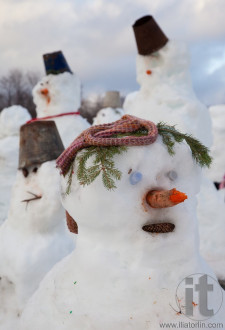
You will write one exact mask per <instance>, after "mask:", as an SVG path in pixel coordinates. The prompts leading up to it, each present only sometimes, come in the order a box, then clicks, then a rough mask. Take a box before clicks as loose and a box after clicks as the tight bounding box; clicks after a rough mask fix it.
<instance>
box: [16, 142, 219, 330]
mask: <svg viewBox="0 0 225 330" xmlns="http://www.w3.org/2000/svg"><path fill="white" fill-rule="evenodd" d="M89 161H90V163H89V165H91V164H92V160H91V159H89ZM114 161H115V166H116V168H118V169H119V170H120V171H121V172H122V178H121V180H120V181H116V185H117V188H116V189H115V190H114V191H108V190H106V188H105V187H104V186H103V184H102V179H101V178H100V177H98V178H97V179H96V180H95V181H94V182H93V183H91V184H90V185H87V186H80V184H79V182H78V180H77V178H76V175H73V181H72V189H71V193H70V194H69V195H67V194H66V193H65V191H66V187H67V177H65V178H64V177H63V176H62V177H61V178H62V179H61V181H62V182H61V184H62V203H63V206H64V208H65V209H66V210H67V211H68V212H69V213H70V215H71V216H72V217H73V218H74V219H76V222H77V223H78V227H79V234H78V239H77V247H76V250H75V251H74V252H73V253H72V254H70V255H69V256H68V257H67V258H65V259H64V260H62V261H61V262H60V263H58V264H57V265H56V266H55V267H54V268H53V269H52V270H51V271H50V272H49V273H48V275H47V276H46V277H45V279H44V280H43V281H42V283H41V285H40V287H39V289H38V291H36V293H35V294H34V295H33V297H32V298H31V299H30V301H29V303H28V305H27V307H26V309H25V310H24V313H23V315H22V319H21V320H22V322H21V329H23V330H28V329H29V330H30V329H33V330H39V329H42V330H45V329H48V330H61V329H63V328H65V329H67V330H74V329H79V330H80V329H98V330H105V329H107V330H111V329H113V330H114V329H117V330H120V329H121V330H124V329H135V330H137V329H138V330H142V329H152V330H153V329H154V330H156V329H160V325H159V324H160V323H162V322H179V321H184V322H187V320H188V319H187V318H186V317H185V316H184V315H183V314H182V313H178V310H179V308H178V307H177V305H176V302H175V300H176V299H175V295H176V288H177V286H178V284H179V282H180V281H181V280H183V279H184V278H185V277H186V276H188V275H190V274H193V273H204V274H208V275H211V276H213V277H214V278H215V274H214V273H213V271H212V270H211V269H210V268H209V266H208V265H207V264H206V263H205V262H204V260H203V259H202V258H201V257H200V255H199V239H198V224H197V217H196V206H197V200H196V194H197V193H198V192H199V189H200V169H199V167H198V166H197V165H196V163H195V162H194V161H193V159H192V156H191V152H190V149H189V147H188V146H187V145H186V144H185V143H183V144H179V145H178V144H176V146H175V155H174V157H171V156H170V155H169V154H168V151H167V148H166V147H165V145H164V144H163V143H162V140H161V137H158V138H157V140H156V142H154V143H153V144H151V145H148V146H140V147H129V148H128V151H127V152H126V153H125V154H121V155H117V156H115V157H114ZM76 166H77V163H76V165H75V169H74V172H75V173H76ZM135 172H139V173H140V174H141V175H140V176H139V180H136V181H137V182H136V184H134V182H133V183H131V181H132V180H131V176H132V175H133V173H135ZM171 172H173V174H174V172H175V174H176V175H172V173H171ZM140 178H142V179H140ZM172 188H176V189H178V190H179V191H181V192H184V193H186V194H187V195H188V199H187V200H185V201H184V202H183V203H181V204H179V205H176V206H173V207H169V208H165V209H154V208H151V207H150V206H149V205H148V204H147V203H146V199H145V198H146V194H147V193H148V192H149V191H151V190H155V189H164V190H169V189H172ZM165 221H166V222H171V223H173V224H174V225H175V230H174V232H171V233H167V234H151V233H147V232H145V231H143V230H142V226H143V225H146V224H150V223H161V222H165ZM217 290H218V292H217V293H218V295H217V296H216V298H215V296H214V298H213V299H215V301H214V300H211V301H210V304H214V303H215V304H217V305H218V304H219V303H220V302H221V297H222V294H223V293H222V291H221V289H220V288H219V287H217ZM183 294H184V292H182V293H181V295H179V297H178V298H179V299H180V301H181V305H183V303H184V301H183V297H184V296H183ZM199 315H200V314H199V309H198V308H195V309H194V316H195V317H196V318H197V319H198V316H199ZM222 321H225V316H224V311H223V310H222V309H221V310H220V311H219V312H218V313H217V314H216V315H215V316H214V317H212V318H210V320H205V321H204V322H205V323H206V324H208V323H209V322H211V323H212V322H222ZM181 329H183V327H181Z"/></svg>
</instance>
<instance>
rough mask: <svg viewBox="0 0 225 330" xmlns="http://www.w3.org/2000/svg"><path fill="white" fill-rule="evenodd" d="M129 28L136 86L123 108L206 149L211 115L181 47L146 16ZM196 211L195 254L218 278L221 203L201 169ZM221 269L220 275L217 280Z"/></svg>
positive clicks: (223, 247) (222, 250) (222, 261)
mask: <svg viewBox="0 0 225 330" xmlns="http://www.w3.org/2000/svg"><path fill="white" fill-rule="evenodd" d="M133 30H134V34H135V39H136V43H137V48H138V53H139V54H138V55H137V81H138V82H139V84H140V90H139V91H138V92H135V93H133V94H131V96H129V95H128V97H127V99H126V100H125V103H124V108H125V112H127V113H130V114H133V115H138V116H140V117H142V118H145V119H150V118H151V119H152V120H153V121H154V122H160V121H162V122H164V121H166V122H167V123H169V124H171V125H176V127H178V128H180V129H181V130H182V131H184V132H186V133H188V134H193V135H194V136H196V137H197V138H198V140H199V141H201V142H202V143H204V144H205V145H206V146H207V147H210V146H211V145H212V127H211V118H210V115H209V111H208V109H207V108H206V107H205V106H204V105H203V104H202V103H201V102H200V101H199V100H198V99H197V98H196V96H195V94H194V91H193V88H192V84H191V79H190V74H189V56H188V53H187V50H186V47H185V45H183V44H181V43H178V42H176V41H171V40H169V39H168V38H167V36H166V35H165V34H164V32H163V31H162V30H161V28H160V27H159V25H158V24H157V23H156V21H155V20H154V18H153V17H152V16H144V17H142V18H140V19H138V20H137V21H136V22H135V23H134V25H133ZM207 200H208V202H207ZM197 210H198V218H199V226H200V240H201V244H200V250H201V253H202V255H203V257H204V258H205V259H206V260H207V262H208V263H209V264H210V266H211V267H214V271H215V272H216V274H217V276H218V278H219V279H223V278H224V277H225V239H224V238H223V237H224V235H222V234H221V233H224V231H225V221H224V214H225V205H224V203H221V196H219V193H218V192H217V191H216V189H215V187H214V185H213V182H212V181H210V180H208V179H207V177H206V173H204V172H203V174H202V183H201V191H200V193H199V194H198V209H197ZM212 219H213V220H212ZM212 221H213V226H214V228H215V229H217V230H215V231H213V235H212V229H211V226H212ZM206 237H207V239H206ZM219 237H220V238H219ZM218 238H219V239H218ZM212 246H213V247H214V248H213V249H212V248H211V247H212ZM222 255H223V257H222ZM213 260H215V262H216V264H217V266H216V267H215V262H212V261H213ZM218 270H219V271H218ZM221 273H223V274H224V275H223V277H222V278H221Z"/></svg>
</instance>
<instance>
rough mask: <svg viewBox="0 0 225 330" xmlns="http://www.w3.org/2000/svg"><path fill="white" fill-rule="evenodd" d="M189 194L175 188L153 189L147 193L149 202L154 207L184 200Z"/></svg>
mask: <svg viewBox="0 0 225 330" xmlns="http://www.w3.org/2000/svg"><path fill="white" fill-rule="evenodd" d="M185 199H187V195H186V194H184V193H182V192H180V191H178V190H176V189H175V188H174V189H171V190H151V191H149V192H148V193H147V195H146V201H147V203H148V204H149V205H150V206H151V207H153V208H165V207H171V206H175V205H177V204H179V203H182V202H184V200H185Z"/></svg>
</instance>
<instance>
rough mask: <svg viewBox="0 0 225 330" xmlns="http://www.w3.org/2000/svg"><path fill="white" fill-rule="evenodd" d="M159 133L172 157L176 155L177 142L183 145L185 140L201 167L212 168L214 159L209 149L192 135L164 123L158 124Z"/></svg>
mask: <svg viewBox="0 0 225 330" xmlns="http://www.w3.org/2000/svg"><path fill="white" fill-rule="evenodd" d="M157 128H158V132H159V134H160V135H161V136H162V139H163V143H164V144H165V145H166V146H167V149H168V152H169V154H170V155H174V145H175V142H178V143H181V142H182V141H183V140H185V141H186V142H187V144H188V145H189V147H190V149H191V152H192V157H193V158H194V160H195V161H196V162H197V163H198V164H199V165H200V166H201V167H204V166H207V167H210V164H211V162H212V157H211V156H210V155H209V149H208V148H207V147H205V146H204V145H203V144H202V143H201V142H200V141H198V140H197V139H195V138H193V137H192V135H190V134H183V133H181V132H179V131H178V130H177V129H176V128H175V126H169V125H166V124H165V123H163V122H160V123H158V124H157Z"/></svg>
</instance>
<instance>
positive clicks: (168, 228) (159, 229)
mask: <svg viewBox="0 0 225 330" xmlns="http://www.w3.org/2000/svg"><path fill="white" fill-rule="evenodd" d="M174 228H175V225H174V224H173V223H170V222H161V223H152V224H149V225H145V226H143V227H142V229H143V230H144V231H146V232H148V233H160V234H163V233H171V232H172V231H173V230H174Z"/></svg>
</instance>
